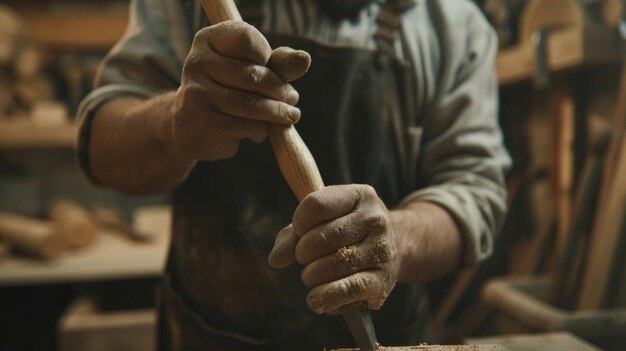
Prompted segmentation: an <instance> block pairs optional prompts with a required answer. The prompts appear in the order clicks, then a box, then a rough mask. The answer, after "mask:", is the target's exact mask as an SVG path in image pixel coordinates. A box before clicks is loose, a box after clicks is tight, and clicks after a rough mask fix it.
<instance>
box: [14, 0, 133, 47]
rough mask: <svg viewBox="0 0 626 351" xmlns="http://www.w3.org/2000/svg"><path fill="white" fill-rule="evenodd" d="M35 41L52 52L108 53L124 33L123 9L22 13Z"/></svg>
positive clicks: (124, 16)
mask: <svg viewBox="0 0 626 351" xmlns="http://www.w3.org/2000/svg"><path fill="white" fill-rule="evenodd" d="M20 16H21V17H22V19H23V20H24V23H26V25H27V26H28V27H29V28H30V30H31V31H32V34H33V36H34V38H35V41H36V42H37V43H39V44H41V45H43V46H45V47H47V48H52V49H88V50H108V49H109V48H111V47H112V46H113V45H114V44H115V43H116V42H117V41H118V40H119V39H120V38H121V37H122V34H124V30H125V28H126V24H127V22H128V11H127V10H126V9H123V10H122V9H119V10H117V9H115V10H111V9H78V10H58V11H52V10H24V11H22V12H20Z"/></svg>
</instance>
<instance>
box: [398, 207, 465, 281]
mask: <svg viewBox="0 0 626 351" xmlns="http://www.w3.org/2000/svg"><path fill="white" fill-rule="evenodd" d="M390 215H391V222H392V226H393V230H394V233H395V235H396V239H397V240H396V243H397V248H398V254H399V256H400V270H399V273H398V281H400V282H427V281H431V280H433V279H436V278H438V277H441V276H443V275H445V274H447V273H450V272H452V271H454V270H455V269H456V268H458V266H459V263H460V261H461V252H462V246H463V243H462V239H461V235H460V233H459V230H458V228H457V225H456V224H455V222H454V220H453V219H452V217H451V216H450V215H449V214H448V212H446V211H445V210H444V209H443V208H441V207H440V206H438V205H435V204H432V203H429V202H412V203H409V204H407V205H405V206H404V207H402V208H398V209H394V210H392V211H390Z"/></svg>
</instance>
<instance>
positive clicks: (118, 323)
mask: <svg viewBox="0 0 626 351" xmlns="http://www.w3.org/2000/svg"><path fill="white" fill-rule="evenodd" d="M58 326H59V349H60V350H61V351H79V350H80V351H82V350H92V351H100V350H102V351H104V350H135V351H149V350H155V349H156V345H155V341H156V339H157V338H156V331H157V313H156V311H155V310H154V309H140V310H127V311H108V312H103V311H99V310H98V308H97V306H96V304H95V303H94V302H93V301H92V300H91V299H89V298H81V299H79V300H77V301H76V302H74V303H73V304H72V305H71V306H70V307H69V308H68V310H67V312H66V313H65V315H63V316H62V317H61V319H60V320H59V323H58Z"/></svg>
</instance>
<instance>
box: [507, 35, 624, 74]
mask: <svg viewBox="0 0 626 351" xmlns="http://www.w3.org/2000/svg"><path fill="white" fill-rule="evenodd" d="M605 34H606V35H605V36H604V37H603V36H598V37H597V38H596V39H595V40H588V39H586V38H585V33H584V29H583V28H578V27H570V28H567V29H562V30H558V31H555V32H553V33H551V34H549V35H548V42H547V49H548V67H549V68H550V71H552V72H558V71H563V70H566V69H571V68H575V67H578V66H582V65H586V64H594V63H600V62H606V61H609V60H615V59H617V57H618V56H619V52H618V50H616V47H615V44H614V43H613V44H612V43H611V42H610V41H609V38H610V35H609V34H608V33H605ZM496 70H497V72H498V82H499V83H500V85H507V84H512V83H516V82H520V81H523V80H527V79H530V78H532V77H533V76H534V74H535V48H534V45H533V43H532V42H530V41H529V42H521V43H520V44H518V45H516V46H514V47H511V48H506V49H503V50H500V52H499V53H498V57H497V59H496Z"/></svg>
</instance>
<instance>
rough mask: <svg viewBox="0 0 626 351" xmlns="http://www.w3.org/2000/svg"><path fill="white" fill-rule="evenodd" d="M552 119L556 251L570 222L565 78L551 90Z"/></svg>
mask: <svg viewBox="0 0 626 351" xmlns="http://www.w3.org/2000/svg"><path fill="white" fill-rule="evenodd" d="M549 103H550V104H551V115H552V116H551V120H552V133H553V138H554V139H553V142H554V146H553V148H552V152H553V159H552V162H551V164H552V165H553V167H554V169H553V170H552V171H553V172H552V181H553V184H552V190H553V196H554V204H555V205H556V215H557V216H556V218H557V219H556V221H557V223H556V244H555V248H554V249H555V250H556V252H560V250H561V248H562V247H563V245H564V243H565V241H566V238H567V233H568V231H569V225H570V223H571V211H572V210H571V204H572V196H571V194H572V182H573V178H574V175H573V173H574V149H573V143H574V119H575V116H574V113H575V108H574V101H573V99H572V97H571V94H570V92H569V89H568V84H567V81H565V80H564V79H563V80H559V81H557V82H555V87H554V88H553V89H552V90H551V91H550V99H549Z"/></svg>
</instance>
